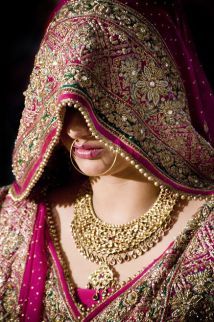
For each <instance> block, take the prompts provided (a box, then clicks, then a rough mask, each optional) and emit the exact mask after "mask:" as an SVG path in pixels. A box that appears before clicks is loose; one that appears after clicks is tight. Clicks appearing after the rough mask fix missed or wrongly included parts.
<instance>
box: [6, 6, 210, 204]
mask: <svg viewBox="0 0 214 322" xmlns="http://www.w3.org/2000/svg"><path fill="white" fill-rule="evenodd" d="M170 3H171V5H170V8H169V7H167V5H166V6H165V5H159V4H158V2H156V1H154V2H151V3H150V4H149V3H147V2H142V3H140V4H139V3H138V2H133V1H112V0H107V1H104V0H81V1H80V0H68V1H62V2H61V3H60V5H59V6H58V7H57V10H56V12H55V13H54V15H53V18H52V19H51V21H50V23H49V25H48V28H47V31H46V33H45V36H44V38H43V41H42V43H41V46H40V49H39V52H38V54H37V56H36V58H35V63H34V69H33V72H32V75H31V78H30V84H29V86H28V88H27V91H26V92H25V96H26V97H25V108H24V111H23V114H22V119H21V122H20V128H19V132H18V137H17V140H16V143H15V148H14V153H13V172H14V175H15V178H16V181H15V182H14V184H13V185H12V187H11V195H12V197H13V198H14V199H22V198H24V197H26V196H27V195H28V194H29V193H30V191H31V190H32V188H33V187H34V185H35V184H36V182H37V181H38V180H39V178H40V177H41V175H42V173H43V171H44V168H45V166H46V164H47V162H48V159H49V158H50V156H51V154H52V152H53V150H54V147H55V146H56V145H57V144H58V143H59V140H60V133H61V129H62V125H63V118H64V114H65V110H66V108H67V107H66V108H65V106H68V107H69V106H72V107H74V108H77V109H78V110H79V111H80V112H81V113H82V114H83V116H84V118H85V120H86V122H87V124H88V126H89V130H90V131H91V133H92V134H93V136H95V138H97V139H101V140H103V142H105V143H106V146H108V147H109V148H110V149H113V150H114V149H117V150H118V151H119V153H120V154H121V155H122V156H123V157H124V158H126V160H128V161H129V162H130V163H131V164H132V165H133V166H134V167H136V169H138V170H139V172H140V173H141V174H142V175H144V176H145V177H148V179H149V180H152V181H155V184H156V185H162V184H164V185H168V186H170V187H171V188H172V189H175V190H177V191H179V192H182V193H184V194H195V195H210V194H211V193H212V192H213V187H214V185H213V180H214V171H213V165H214V162H213V156H214V150H213V148H212V146H211V143H212V140H213V133H212V131H213V130H212V127H211V113H212V110H213V105H214V98H213V95H212V92H211V90H210V87H209V84H208V83H207V80H206V78H205V76H204V73H203V71H202V69H201V67H200V65H199V63H198V60H197V57H196V55H195V54H194V52H193V49H192V45H191V42H190V40H189V39H188V35H187V30H186V29H185V24H184V23H183V22H182V20H181V12H180V9H179V7H176V4H175V3H174V2H173V1H172V2H170Z"/></svg>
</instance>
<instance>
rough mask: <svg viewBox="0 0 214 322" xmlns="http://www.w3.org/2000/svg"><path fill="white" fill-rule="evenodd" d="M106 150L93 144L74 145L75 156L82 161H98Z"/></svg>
mask: <svg viewBox="0 0 214 322" xmlns="http://www.w3.org/2000/svg"><path fill="white" fill-rule="evenodd" d="M103 150H104V148H103V147H100V146H95V145H92V144H82V145H77V144H75V145H74V154H75V155H76V156H77V157H78V158H81V159H89V160H90V159H96V158H98V157H99V156H100V155H101V153H102V152H103Z"/></svg>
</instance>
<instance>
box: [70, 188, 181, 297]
mask: <svg viewBox="0 0 214 322" xmlns="http://www.w3.org/2000/svg"><path fill="white" fill-rule="evenodd" d="M177 199H178V196H177V195H176V194H175V193H174V192H172V191H170V190H168V189H167V188H162V189H161V190H160V194H159V196H158V198H157V200H156V202H155V203H154V205H153V206H152V208H150V209H149V210H148V211H147V212H146V213H145V214H143V215H141V216H140V217H139V218H137V219H134V220H132V221H131V222H129V223H127V224H122V225H112V224H107V223H105V222H103V221H102V220H100V219H99V218H98V217H97V216H96V214H95V212H94V209H93V205H92V193H86V192H84V191H82V192H81V193H80V194H79V197H78V198H77V199H76V201H75V204H74V219H73V220H72V222H71V231H72V235H73V238H74V241H75V244H76V247H77V249H78V250H79V251H80V252H81V254H82V255H83V256H84V257H86V258H87V259H88V260H90V261H92V262H94V263H97V264H99V268H98V269H97V270H96V271H95V272H93V273H92V274H90V276H89V282H88V287H90V288H93V289H96V290H97V292H98V291H99V290H102V291H103V292H106V291H107V290H108V289H109V288H112V287H114V286H115V284H116V283H118V278H117V276H118V274H117V272H116V270H115V269H114V266H115V265H116V264H118V263H123V262H126V261H130V260H132V259H134V258H137V257H139V256H141V255H142V254H143V253H145V252H146V251H148V250H149V249H150V248H151V247H152V246H154V245H155V244H156V243H157V242H158V241H159V240H160V238H161V237H162V236H163V235H164V233H165V232H166V231H167V230H168V229H169V227H170V223H171V221H172V220H171V219H172V217H171V213H172V210H173V207H174V205H175V203H176V201H177Z"/></svg>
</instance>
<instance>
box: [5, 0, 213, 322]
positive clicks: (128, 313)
mask: <svg viewBox="0 0 214 322" xmlns="http://www.w3.org/2000/svg"><path fill="white" fill-rule="evenodd" d="M178 13H179V14H180V16H179V15H178ZM183 26H185V22H184V21H183V20H182V15H181V11H179V10H178V7H177V6H175V5H174V6H173V5H168V4H167V3H166V4H163V3H162V4H161V3H160V4H159V2H154V3H153V2H151V3H147V2H145V3H138V2H134V1H113V0H108V1H103V0H90V1H89V0H81V1H79V0H68V1H61V2H60V4H59V5H58V7H57V9H56V12H55V13H54V15H53V17H52V20H51V21H50V24H49V26H48V28H47V31H46V34H45V35H44V38H43V41H42V43H41V46H40V50H39V52H38V54H37V56H36V59H35V64H34V69H33V72H32V75H31V79H30V84H29V86H28V89H27V91H26V92H25V96H26V98H25V109H24V111H23V114H22V119H21V121H20V128H19V133H18V137H17V140H16V143H15V147H14V153H13V172H14V175H15V181H14V182H13V184H12V185H10V186H9V187H3V188H1V192H0V204H1V208H0V214H1V216H0V226H1V233H0V240H1V248H0V259H1V266H0V267H1V268H0V299H1V302H0V319H2V320H5V321H12V320H14V321H60V322H61V321H78V320H80V321H84V322H86V321H103V322H104V321H105V322H106V321H112V322H113V321H114V322H115V321H176V322H177V321H213V312H214V310H213V301H212V297H213V281H212V279H213V264H212V258H211V255H210V254H211V251H212V247H213V243H212V224H211V223H212V217H213V198H212V196H213V190H214V189H213V173H214V172H213V148H212V146H211V143H212V139H213V138H212V135H211V131H212V128H211V109H212V106H213V96H212V95H210V94H211V90H210V87H209V85H208V83H207V81H206V78H205V76H204V74H203V71H202V69H201V67H200V65H199V63H198V60H197V58H196V56H195V53H194V52H193V49H192V48H191V46H190V42H189V41H187V35H186V29H185V28H183ZM202 94H203V95H202ZM205 107H206V109H205Z"/></svg>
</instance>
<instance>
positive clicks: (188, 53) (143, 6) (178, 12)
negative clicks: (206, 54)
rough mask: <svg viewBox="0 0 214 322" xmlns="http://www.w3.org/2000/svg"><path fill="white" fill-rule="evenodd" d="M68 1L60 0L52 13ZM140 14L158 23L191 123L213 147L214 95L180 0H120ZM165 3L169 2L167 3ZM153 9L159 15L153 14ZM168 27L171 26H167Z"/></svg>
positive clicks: (155, 24) (156, 24) (155, 23)
mask: <svg viewBox="0 0 214 322" xmlns="http://www.w3.org/2000/svg"><path fill="white" fill-rule="evenodd" d="M66 2H67V0H61V1H59V3H58V5H57V7H56V9H55V10H54V11H53V13H52V16H54V14H55V13H57V12H58V10H59V9H60V8H61V7H62V6H63V5H64V4H65V3H66ZM119 2H121V3H124V4H126V5H128V6H130V7H132V8H133V9H135V10H137V11H138V12H140V13H142V14H143V15H145V16H147V17H148V18H149V20H151V22H152V23H153V24H154V26H157V28H158V31H159V32H160V34H161V35H162V37H163V39H164V40H165V43H166V45H167V47H168V48H169V50H170V53H171V54H172V55H173V58H174V59H175V61H176V63H177V66H178V68H179V70H180V73H181V76H182V79H183V82H184V84H185V87H186V93H187V96H188V101H189V109H190V110H189V112H190V116H191V119H192V124H193V126H194V127H195V129H196V131H197V132H198V133H200V134H201V135H202V136H203V137H204V138H205V139H206V140H207V141H209V142H210V144H211V145H212V146H214V126H213V119H214V95H213V89H212V88H211V86H210V84H209V82H208V79H207V77H206V75H205V73H204V70H203V67H202V66H201V64H200V61H199V58H198V55H197V51H196V49H195V46H194V43H193V40H192V37H191V32H190V30H189V27H188V24H187V21H186V17H185V12H184V10H183V6H182V1H181V0H176V1H173V0H172V1H159V4H158V1H154V2H153V1H148V2H144V1H135V0H134V1H133V0H119ZM167 2H168V4H167ZM156 10H159V11H160V15H159V16H158V18H157V16H156V15H153V14H152V13H153V12H154V11H156ZM169 26H170V28H169ZM173 36H174V37H175V36H176V37H178V38H179V42H177V41H174V37H173Z"/></svg>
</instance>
